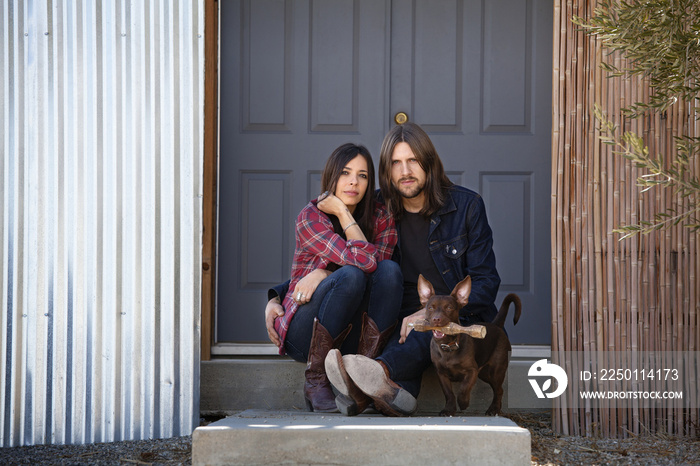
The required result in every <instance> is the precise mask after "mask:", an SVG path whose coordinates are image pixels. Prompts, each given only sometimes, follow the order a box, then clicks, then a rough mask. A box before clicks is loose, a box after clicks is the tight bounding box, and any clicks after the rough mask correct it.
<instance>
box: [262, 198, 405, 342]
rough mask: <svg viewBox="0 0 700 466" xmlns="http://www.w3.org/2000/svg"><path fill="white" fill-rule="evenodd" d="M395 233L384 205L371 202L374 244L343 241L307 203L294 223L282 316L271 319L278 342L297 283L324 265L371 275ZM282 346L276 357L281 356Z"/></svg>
mask: <svg viewBox="0 0 700 466" xmlns="http://www.w3.org/2000/svg"><path fill="white" fill-rule="evenodd" d="M397 241H398V233H397V232H396V225H395V224H394V219H393V218H392V217H391V216H390V215H389V211H388V210H387V208H386V206H384V205H383V204H380V203H378V202H375V208H374V243H369V242H366V241H358V240H352V239H350V240H347V241H346V240H344V239H343V238H342V237H341V236H340V235H339V234H337V233H335V231H333V224H332V223H331V221H330V219H329V218H328V216H327V215H326V214H324V213H323V212H321V211H320V210H319V209H318V207H316V200H315V199H314V200H313V201H311V202H309V203H308V204H307V205H306V207H304V208H303V209H302V211H301V213H299V216H298V217H297V222H296V248H295V250H294V261H293V263H292V277H291V281H290V283H289V291H288V292H287V295H286V296H285V298H284V301H283V302H282V306H284V309H285V313H284V316H282V317H279V318H277V319H275V330H277V334H278V335H279V336H280V339H281V340H282V343H284V340H285V338H286V336H287V330H288V329H289V322H291V320H292V317H294V313H296V311H297V308H298V305H297V303H296V301H294V299H293V294H294V288H295V287H296V285H297V282H298V281H299V280H301V279H302V278H304V277H305V276H306V275H308V274H309V273H311V272H312V271H314V270H316V269H325V268H326V267H328V264H331V263H334V264H338V265H341V266H342V265H354V266H355V267H357V268H359V269H360V270H363V271H364V272H365V273H372V272H374V271H375V270H376V268H377V263H379V262H381V261H383V260H387V259H391V255H392V253H393V252H394V246H396V242H397ZM284 353H285V350H284V344H282V346H281V347H280V354H284Z"/></svg>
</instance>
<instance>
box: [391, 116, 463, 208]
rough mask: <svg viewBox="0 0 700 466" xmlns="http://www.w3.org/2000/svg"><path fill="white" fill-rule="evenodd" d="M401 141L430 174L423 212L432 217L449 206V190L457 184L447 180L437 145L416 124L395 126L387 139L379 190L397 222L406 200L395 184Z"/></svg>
mask: <svg viewBox="0 0 700 466" xmlns="http://www.w3.org/2000/svg"><path fill="white" fill-rule="evenodd" d="M400 142H405V143H406V144H408V145H409V147H410V148H411V151H412V152H413V155H415V157H416V160H418V164H419V165H420V166H421V168H422V169H423V171H425V174H426V180H425V187H424V188H423V192H424V193H425V200H426V202H425V206H423V209H422V210H421V211H420V214H421V215H424V216H426V217H429V216H430V215H432V214H434V213H435V212H437V211H438V210H439V209H440V208H441V207H442V206H443V204H444V203H445V189H446V188H448V187H450V186H452V185H453V183H452V181H450V179H449V178H447V175H446V174H445V169H444V168H443V166H442V161H441V160H440V157H439V156H438V153H437V151H436V150H435V146H433V142H432V141H431V140H430V137H429V136H428V134H427V133H426V132H425V131H423V128H421V127H420V126H418V125H417V124H415V123H413V122H407V123H404V124H403V125H398V126H394V127H393V128H392V129H391V130H390V131H389V132H388V133H387V135H386V136H385V137H384V142H383V143H382V150H381V154H380V155H379V188H380V189H381V191H382V196H383V197H384V202H385V203H386V205H387V208H388V209H389V212H390V213H391V215H393V216H394V218H395V219H396V220H398V219H400V218H401V215H402V214H403V211H404V209H403V200H402V197H401V193H400V192H399V190H398V189H396V187H395V186H394V184H393V183H392V182H391V156H392V154H393V153H394V148H395V147H396V145H397V144H398V143H400Z"/></svg>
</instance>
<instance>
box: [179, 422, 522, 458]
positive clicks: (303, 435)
mask: <svg viewBox="0 0 700 466" xmlns="http://www.w3.org/2000/svg"><path fill="white" fill-rule="evenodd" d="M192 464H193V465H224V464H226V465H235V464H247V465H263V464H332V465H355V464H372V465H374V464H381V465H394V464H395V465H402V466H404V465H413V464H416V465H421V466H422V465H425V464H430V465H431V466H432V465H453V464H460V465H462V464H479V465H491V464H493V465H503V464H512V465H529V464H530V432H529V431H528V430H527V429H523V428H521V427H518V426H517V425H516V424H515V423H514V422H513V421H511V420H510V419H507V418H504V417H449V418H444V417H407V418H391V417H385V416H381V415H361V416H355V417H346V416H342V415H338V414H317V413H299V412H290V411H264V410H247V411H243V412H241V413H239V414H237V415H234V416H230V417H228V418H226V419H222V420H220V421H217V422H215V423H212V424H210V425H208V426H204V427H198V428H197V429H196V430H195V431H194V433H193V435H192Z"/></svg>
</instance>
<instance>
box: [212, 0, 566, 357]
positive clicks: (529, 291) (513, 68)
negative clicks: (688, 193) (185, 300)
mask: <svg viewBox="0 0 700 466" xmlns="http://www.w3.org/2000/svg"><path fill="white" fill-rule="evenodd" d="M221 25H222V26H221V28H222V30H221V60H220V63H221V75H220V76H221V86H220V89H221V119H220V121H221V149H220V169H219V173H220V181H219V236H218V237H219V245H218V253H219V255H218V279H217V284H218V292H217V319H216V332H215V335H216V338H217V341H218V342H235V343H255V342H266V341H267V336H266V333H265V330H264V323H263V309H264V306H265V302H266V300H267V293H266V291H267V289H268V287H270V286H271V285H274V284H276V283H280V282H282V281H284V280H286V279H287V278H288V276H289V271H290V267H291V256H292V252H293V249H294V229H293V223H294V219H295V218H296V215H297V214H298V212H299V210H301V208H302V207H303V206H304V205H305V204H306V203H307V202H308V200H309V199H311V198H313V197H315V196H316V195H317V194H318V191H319V186H320V171H321V169H322V168H323V164H324V163H325V160H326V159H327V157H328V155H329V154H330V152H331V151H332V150H333V149H334V148H335V147H337V146H338V145H340V144H342V143H344V142H348V141H351V142H356V143H360V144H364V145H366V146H367V147H368V148H369V150H370V151H371V152H372V154H373V155H374V156H375V157H374V158H375V164H376V162H377V159H378V155H379V147H380V145H381V141H382V138H383V136H384V134H385V133H386V131H387V130H388V129H389V127H390V126H391V125H392V124H393V119H394V115H395V114H396V113H397V112H405V113H406V114H407V115H408V116H409V118H410V119H411V120H412V121H415V122H416V123H418V124H420V125H422V126H423V127H424V128H425V129H426V130H427V131H428V133H429V134H430V135H431V138H432V139H433V141H434V143H435V145H436V147H437V149H438V153H439V154H440V156H441V158H442V159H443V162H444V164H445V168H446V169H447V171H448V172H449V175H450V177H451V178H452V180H453V181H455V182H456V183H458V184H461V185H463V186H467V187H469V188H472V189H474V190H477V191H479V192H481V193H482V195H483V197H484V200H485V202H486V206H487V209H488V214H489V221H490V223H491V226H492V228H493V230H494V244H495V245H494V248H495V250H496V256H497V261H498V262H497V264H498V269H499V273H500V274H501V277H502V285H501V294H500V296H499V302H500V299H501V298H502V296H505V294H506V293H509V292H517V293H518V294H519V295H520V296H521V298H522V299H523V305H524V309H523V319H522V321H521V323H519V324H518V326H517V327H514V328H512V327H509V328H508V331H509V334H510V336H511V340H512V341H513V342H514V343H530V344H548V343H549V341H550V333H551V330H550V329H551V324H550V322H551V318H550V275H549V270H550V269H549V267H550V263H549V256H550V253H549V237H550V234H549V225H550V216H549V212H550V208H549V205H550V202H549V192H550V173H549V167H550V164H549V159H550V132H551V56H552V51H551V47H552V45H551V30H552V27H551V25H552V2H551V0H541V1H540V0H499V1H494V0H489V1H475V0H466V1H458V0H453V1H448V0H420V1H418V0H415V1H411V0H394V1H388V0H387V1H377V0H354V1H353V0H335V1H329V0H324V1H297V0H287V1H283V0H276V1H275V0H255V1H230V0H227V1H225V2H222V3H221Z"/></svg>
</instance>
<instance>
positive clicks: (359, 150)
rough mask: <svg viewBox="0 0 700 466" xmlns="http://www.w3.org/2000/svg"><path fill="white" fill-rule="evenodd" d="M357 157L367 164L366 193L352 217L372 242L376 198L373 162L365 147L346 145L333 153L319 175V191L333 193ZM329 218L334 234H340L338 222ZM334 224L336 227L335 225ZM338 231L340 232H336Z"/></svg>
mask: <svg viewBox="0 0 700 466" xmlns="http://www.w3.org/2000/svg"><path fill="white" fill-rule="evenodd" d="M358 155H359V156H360V157H362V158H364V159H365V161H366V162H367V191H366V192H365V195H364V196H363V197H362V200H361V201H360V202H359V203H358V204H357V205H356V206H355V212H353V215H352V216H353V217H354V218H355V221H356V222H357V224H358V225H359V226H360V228H361V229H362V232H363V233H364V234H365V237H366V238H367V241H374V200H375V198H376V196H375V193H374V186H375V181H374V162H373V161H372V155H371V154H370V153H369V151H368V150H367V148H366V147H365V146H361V145H357V144H352V143H347V144H343V145H342V146H340V147H338V148H337V149H336V150H334V151H333V153H332V154H331V156H330V157H329V158H328V161H327V162H326V166H325V168H324V169H323V173H322V174H321V191H322V192H323V191H330V192H331V193H335V188H336V187H337V186H338V179H339V178H340V175H341V173H343V170H344V169H345V167H346V166H347V164H348V162H350V161H351V160H352V159H354V158H355V157H357V156H358ZM331 217H332V218H331V221H333V224H334V227H336V232H337V233H340V232H342V228H341V227H340V222H337V219H335V221H334V218H335V216H331ZM336 222H337V223H338V225H335V223H336ZM338 229H340V231H337V230H338Z"/></svg>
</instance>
